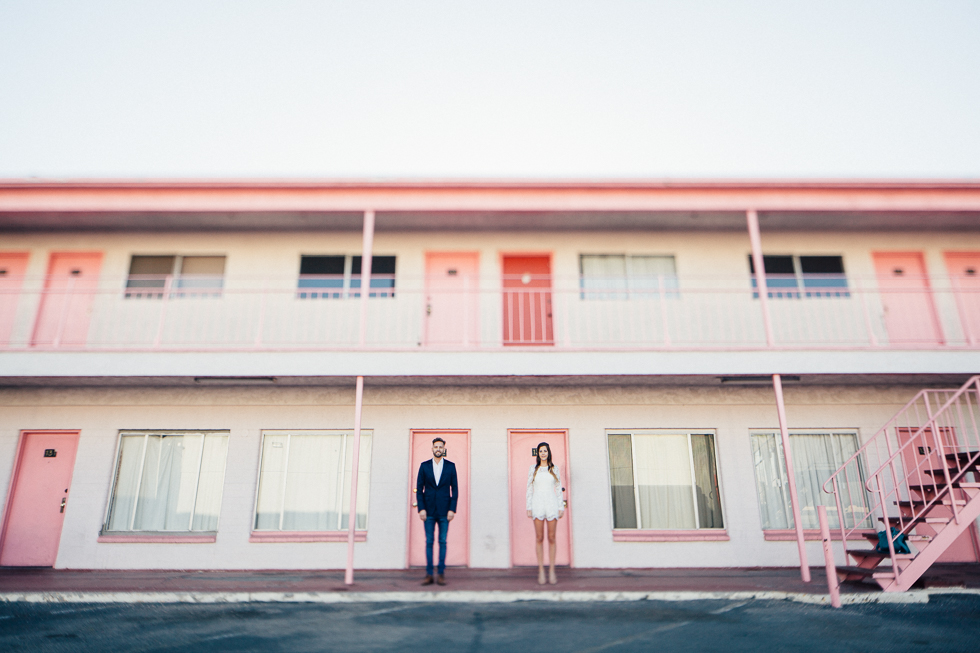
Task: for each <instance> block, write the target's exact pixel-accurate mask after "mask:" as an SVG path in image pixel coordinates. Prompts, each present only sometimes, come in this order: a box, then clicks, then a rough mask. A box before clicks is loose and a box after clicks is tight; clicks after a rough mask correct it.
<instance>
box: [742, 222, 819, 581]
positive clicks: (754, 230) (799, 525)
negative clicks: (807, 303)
mask: <svg viewBox="0 0 980 653" xmlns="http://www.w3.org/2000/svg"><path fill="white" fill-rule="evenodd" d="M745 221H746V222H747V223H748V227H749V243H750V245H751V247H752V267H753V268H754V269H755V287H756V290H757V291H758V293H759V306H760V307H761V308H762V325H763V327H764V328H765V330H766V345H768V346H769V347H772V346H773V345H775V344H776V339H775V336H774V335H773V331H772V318H771V316H770V315H769V288H768V286H766V266H765V259H763V257H762V236H761V235H760V234H759V214H758V213H757V212H756V211H755V209H749V210H748V211H746V212H745ZM772 387H773V390H775V392H776V414H777V415H778V417H779V435H780V437H781V439H782V442H783V460H785V461H786V481H787V484H788V485H789V502H790V506H791V507H792V509H793V523H794V524H795V526H796V546H797V548H798V549H799V551H800V576H801V577H802V578H803V582H806V583H809V582H810V566H809V565H808V564H807V560H806V541H805V540H804V538H803V517H802V516H801V515H800V502H799V500H798V499H797V496H796V476H795V475H794V474H793V453H792V452H791V451H790V448H789V429H788V427H787V426H786V404H785V403H784V402H783V379H782V377H780V375H778V374H773V375H772Z"/></svg>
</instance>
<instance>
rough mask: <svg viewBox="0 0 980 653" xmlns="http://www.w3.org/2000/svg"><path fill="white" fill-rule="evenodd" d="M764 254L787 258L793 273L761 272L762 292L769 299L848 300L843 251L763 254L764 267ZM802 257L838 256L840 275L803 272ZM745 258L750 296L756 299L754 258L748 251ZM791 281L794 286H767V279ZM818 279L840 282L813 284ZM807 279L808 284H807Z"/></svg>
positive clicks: (848, 290) (756, 285) (848, 292)
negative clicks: (838, 252) (762, 280)
mask: <svg viewBox="0 0 980 653" xmlns="http://www.w3.org/2000/svg"><path fill="white" fill-rule="evenodd" d="M766 257H770V258H789V259H790V261H791V263H792V266H793V273H792V274H787V273H780V272H764V275H765V278H766V295H767V297H768V298H769V299H850V298H851V287H850V285H849V284H848V278H847V268H846V267H845V266H844V255H843V254H763V255H762V258H763V266H765V259H766ZM804 258H838V259H840V264H841V269H842V270H843V272H841V273H840V274H830V273H828V274H818V273H814V272H803V262H802V259H804ZM748 260H749V277H750V282H749V283H750V284H751V286H752V299H758V298H759V289H758V282H757V278H756V275H755V261H754V260H753V259H752V254H751V253H750V254H749V255H748ZM790 279H792V280H793V282H794V285H793V286H792V287H790V286H788V285H787V286H784V285H776V286H770V285H769V282H770V281H777V282H778V281H782V280H785V281H789V280H790ZM821 279H824V280H827V281H830V280H839V281H842V282H843V285H813V282H814V281H819V280H821ZM808 282H809V285H808Z"/></svg>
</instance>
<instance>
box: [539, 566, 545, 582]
mask: <svg viewBox="0 0 980 653" xmlns="http://www.w3.org/2000/svg"><path fill="white" fill-rule="evenodd" d="M538 585H544V569H538Z"/></svg>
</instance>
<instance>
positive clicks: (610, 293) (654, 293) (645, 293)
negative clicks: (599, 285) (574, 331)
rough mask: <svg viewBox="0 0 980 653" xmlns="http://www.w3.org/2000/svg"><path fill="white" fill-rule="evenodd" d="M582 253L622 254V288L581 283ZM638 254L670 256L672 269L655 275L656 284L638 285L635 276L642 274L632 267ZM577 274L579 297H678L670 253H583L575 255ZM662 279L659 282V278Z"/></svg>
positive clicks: (600, 255)
mask: <svg viewBox="0 0 980 653" xmlns="http://www.w3.org/2000/svg"><path fill="white" fill-rule="evenodd" d="M586 257H597V258H598V257H606V258H622V259H623V269H624V271H625V276H624V277H623V288H607V289H589V288H586V287H585V283H586V276H585V265H584V264H585V258H586ZM638 258H658V259H670V261H671V263H672V264H673V268H674V273H673V274H670V275H657V279H658V283H657V287H656V288H641V287H638V286H637V280H638V279H642V278H645V277H643V276H642V275H638V274H636V273H634V271H633V263H632V261H633V260H634V259H638ZM578 278H579V299H580V300H582V301H610V300H612V301H631V300H632V301H636V300H643V299H646V300H653V299H662V298H666V299H678V298H679V297H680V291H679V288H680V281H679V277H678V274H677V257H676V256H675V255H674V254H626V253H624V254H592V253H590V254H585V253H581V252H580V253H579V255H578ZM593 278H594V279H618V277H593ZM660 280H663V283H662V284H661V283H660V282H659V281H660Z"/></svg>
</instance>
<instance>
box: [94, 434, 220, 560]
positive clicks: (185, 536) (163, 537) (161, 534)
mask: <svg viewBox="0 0 980 653" xmlns="http://www.w3.org/2000/svg"><path fill="white" fill-rule="evenodd" d="M127 435H143V436H144V441H143V453H142V457H143V460H142V461H141V464H140V482H139V486H138V487H142V483H143V474H144V473H145V471H146V470H145V462H146V461H145V457H146V443H147V439H148V438H149V436H151V435H159V436H161V437H167V436H170V435H177V436H182V437H183V436H185V435H202V436H204V437H207V436H208V435H222V436H224V437H226V438H227V439H228V447H227V448H226V449H225V471H224V474H223V475H222V482H221V501H220V502H219V504H218V521H217V523H216V524H215V529H214V530H213V531H195V530H190V529H188V530H183V531H176V530H175V531H149V530H132V524H133V522H134V519H135V515H136V508H137V506H138V503H139V490H137V491H136V495H135V496H136V500H135V501H134V502H133V514H132V515H131V516H130V519H129V523H130V525H131V526H130V530H124V531H119V530H115V531H113V530H109V517H110V516H111V514H112V509H113V506H114V505H115V501H116V482H117V481H118V476H119V464H120V462H121V461H122V444H123V437H125V436H127ZM230 446H231V431H229V430H228V429H146V430H143V429H123V430H120V431H119V432H118V434H117V436H116V449H115V462H114V463H113V466H112V476H111V477H110V482H109V496H108V499H107V501H106V506H105V511H104V513H103V516H102V527H101V528H100V530H99V538H98V541H99V542H132V541H147V542H155V541H177V542H180V541H186V542H198V541H207V542H214V541H215V539H216V537H215V536H216V535H217V532H218V528H219V527H220V521H221V514H220V513H221V505H222V504H223V503H224V485H225V482H226V481H227V476H228V449H229V448H230ZM203 464H204V447H203V442H202V447H201V459H200V460H199V461H198V466H197V484H196V486H195V489H194V502H193V503H192V509H191V513H190V518H189V519H188V521H189V523H190V525H193V523H194V514H195V513H194V509H195V508H196V503H197V493H198V492H199V491H200V484H201V468H202V467H203Z"/></svg>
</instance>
